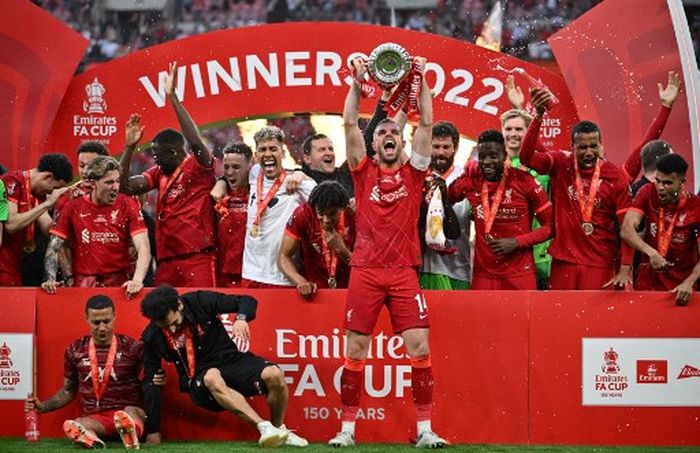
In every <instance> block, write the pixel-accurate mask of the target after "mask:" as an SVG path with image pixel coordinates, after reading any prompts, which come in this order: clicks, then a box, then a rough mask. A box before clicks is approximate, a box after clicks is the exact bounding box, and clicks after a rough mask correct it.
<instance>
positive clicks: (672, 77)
mask: <svg viewBox="0 0 700 453" xmlns="http://www.w3.org/2000/svg"><path fill="white" fill-rule="evenodd" d="M680 85H681V79H680V77H679V76H678V73H676V72H675V71H669V72H668V83H667V84H666V88H664V87H663V86H661V84H660V83H659V84H658V87H659V99H660V100H661V108H660V109H659V111H658V112H657V114H656V116H655V117H654V121H653V122H652V123H651V125H650V126H649V129H648V130H647V132H646V134H645V135H644V138H642V141H641V142H640V143H639V145H637V147H636V148H634V149H633V150H632V152H631V153H630V154H629V155H628V156H627V160H626V161H625V164H624V170H625V173H627V176H628V177H629V180H630V181H634V180H635V179H636V178H637V175H638V174H639V172H640V171H641V170H642V155H641V152H642V148H643V147H644V145H646V144H647V143H649V142H650V141H652V140H656V139H658V138H659V137H661V133H662V132H663V130H664V128H665V127H666V123H667V122H668V117H669V116H670V115H671V107H673V104H674V102H676V99H677V98H678V92H679V90H680Z"/></svg>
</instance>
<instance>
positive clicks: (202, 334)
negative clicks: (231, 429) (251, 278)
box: [141, 285, 308, 447]
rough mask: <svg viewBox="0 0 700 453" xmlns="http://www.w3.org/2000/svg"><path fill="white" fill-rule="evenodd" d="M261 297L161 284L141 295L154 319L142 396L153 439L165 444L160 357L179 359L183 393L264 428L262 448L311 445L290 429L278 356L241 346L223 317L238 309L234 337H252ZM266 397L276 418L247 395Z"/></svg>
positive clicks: (146, 349) (145, 342)
mask: <svg viewBox="0 0 700 453" xmlns="http://www.w3.org/2000/svg"><path fill="white" fill-rule="evenodd" d="M257 304H258V303H257V301H256V300H255V299H254V298H252V297H250V296H234V295H229V294H223V293H218V292H212V291H196V292H191V293H186V294H182V295H179V294H178V293H177V290H175V288H173V287H172V286H169V285H162V286H159V287H158V288H156V289H155V290H153V291H152V292H151V293H149V294H148V295H147V296H146V297H145V298H144V299H143V300H142V301H141V313H142V314H143V315H144V316H145V317H146V318H148V319H150V320H151V322H150V323H149V325H148V326H147V327H146V329H145V330H144V331H143V333H142V334H141V340H142V341H143V345H144V374H145V379H144V399H145V406H146V407H145V409H146V415H147V418H146V429H147V431H148V432H149V433H150V434H149V436H148V439H147V441H148V442H149V443H160V440H161V438H160V388H159V387H158V386H157V385H154V384H153V376H154V375H155V374H156V373H157V372H158V370H159V369H160V368H161V360H165V361H166V362H174V363H175V367H176V368H177V372H178V375H179V380H180V391H181V392H187V393H189V394H190V399H191V400H192V402H193V403H194V404H195V405H197V406H200V407H202V408H204V409H207V410H210V411H222V410H228V411H231V412H233V413H235V414H237V415H238V416H240V417H241V418H242V419H243V420H244V421H246V422H247V423H249V424H251V425H254V426H256V427H257V428H258V430H259V431H260V440H259V441H258V443H259V444H260V445H261V446H263V447H279V446H282V445H287V446H297V447H305V446H306V445H308V442H307V441H306V440H305V439H303V438H301V437H299V436H297V435H296V434H294V433H292V432H291V431H289V430H287V428H286V427H285V426H284V411H285V408H286V406H287V398H288V392H287V385H286V383H285V382H284V373H283V372H282V371H281V370H280V369H279V368H278V367H277V365H275V364H274V363H272V362H269V361H267V360H265V359H263V358H261V357H258V356H256V355H255V354H252V353H250V352H240V351H239V350H238V348H237V347H236V344H235V343H234V342H233V341H231V338H230V337H229V335H228V333H227V332H226V329H224V326H223V324H222V323H221V320H220V319H219V317H218V315H220V314H222V313H237V315H236V321H235V322H234V324H233V332H234V336H240V337H242V338H243V339H245V340H249V339H250V330H249V328H248V321H252V320H253V319H255V311H256V308H257ZM255 395H265V396H266V397H267V402H268V406H269V407H270V421H266V420H263V419H262V418H261V417H260V416H259V415H258V413H257V412H256V411H255V410H254V409H253V408H252V407H250V405H249V404H248V402H247V401H246V399H245V398H246V397H250V396H255Z"/></svg>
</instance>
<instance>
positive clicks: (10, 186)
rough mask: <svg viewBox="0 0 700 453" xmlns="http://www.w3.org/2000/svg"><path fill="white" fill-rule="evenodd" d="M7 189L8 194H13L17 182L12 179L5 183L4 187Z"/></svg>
mask: <svg viewBox="0 0 700 453" xmlns="http://www.w3.org/2000/svg"><path fill="white" fill-rule="evenodd" d="M5 189H6V190H7V194H8V195H14V194H15V190H17V182H16V181H12V182H10V183H9V184H7V187H6V188H5Z"/></svg>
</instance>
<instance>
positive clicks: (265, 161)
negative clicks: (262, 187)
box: [260, 156, 277, 175]
mask: <svg viewBox="0 0 700 453" xmlns="http://www.w3.org/2000/svg"><path fill="white" fill-rule="evenodd" d="M260 165H261V166H262V168H263V171H265V174H266V175H274V174H275V173H277V159H276V158H275V157H274V156H265V157H263V158H262V159H261V160H260Z"/></svg>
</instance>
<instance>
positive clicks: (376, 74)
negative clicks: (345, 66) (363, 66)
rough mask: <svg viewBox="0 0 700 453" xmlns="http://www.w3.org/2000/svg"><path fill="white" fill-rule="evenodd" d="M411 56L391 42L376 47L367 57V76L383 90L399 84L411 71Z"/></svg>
mask: <svg viewBox="0 0 700 453" xmlns="http://www.w3.org/2000/svg"><path fill="white" fill-rule="evenodd" d="M411 63H412V62H411V56H410V55H409V54H408V52H407V51H406V49H404V48H403V47H401V46H400V45H398V44H396V43H393V42H386V43H384V44H380V45H379V46H377V47H376V48H375V49H374V50H373V51H372V53H371V54H370V55H369V59H368V61H367V71H368V72H369V76H370V77H371V78H372V79H373V80H374V81H375V82H377V84H379V86H380V87H382V89H384V90H388V89H390V88H392V87H393V86H394V85H397V84H399V83H400V82H401V81H402V80H403V79H404V78H406V76H407V75H408V73H409V72H410V70H411Z"/></svg>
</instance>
